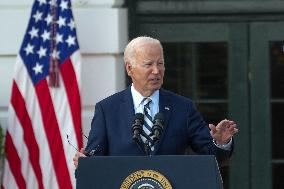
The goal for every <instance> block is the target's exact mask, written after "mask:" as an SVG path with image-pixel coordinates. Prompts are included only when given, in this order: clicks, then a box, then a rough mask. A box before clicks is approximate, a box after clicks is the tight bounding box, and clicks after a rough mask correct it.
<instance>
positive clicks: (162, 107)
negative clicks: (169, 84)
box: [153, 89, 172, 154]
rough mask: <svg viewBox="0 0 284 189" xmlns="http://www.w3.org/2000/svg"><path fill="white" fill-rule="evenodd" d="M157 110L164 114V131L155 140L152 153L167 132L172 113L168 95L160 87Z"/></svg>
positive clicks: (155, 150)
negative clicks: (159, 137) (156, 140)
mask: <svg viewBox="0 0 284 189" xmlns="http://www.w3.org/2000/svg"><path fill="white" fill-rule="evenodd" d="M159 112H161V113H162V114H163V116H164V131H163V134H162V136H161V139H160V140H159V141H158V142H157V144H156V145H155V147H154V152H153V153H154V154H156V152H157V150H158V149H159V147H160V145H161V143H162V141H163V140H164V136H165V134H166V132H167V128H168V123H169V120H170V117H171V113H172V105H171V102H170V98H169V95H167V93H166V91H165V90H163V89H160V95H159Z"/></svg>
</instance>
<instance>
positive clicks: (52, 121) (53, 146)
mask: <svg viewBox="0 0 284 189" xmlns="http://www.w3.org/2000/svg"><path fill="white" fill-rule="evenodd" d="M35 89H36V94H37V97H38V101H39V105H40V109H41V114H42V118H43V125H44V130H45V133H46V137H47V141H48V144H49V149H50V152H51V158H52V162H53V168H54V170H55V174H56V178H57V181H58V185H59V188H60V189H69V188H72V184H71V178H70V175H69V171H68V167H67V163H66V158H65V154H64V148H63V144H62V140H61V136H60V130H59V126H58V122H57V119H56V115H55V112H54V108H53V103H52V99H51V96H50V93H49V88H48V84H47V81H46V80H45V79H44V80H41V81H40V82H39V83H38V84H37V85H36V86H35Z"/></svg>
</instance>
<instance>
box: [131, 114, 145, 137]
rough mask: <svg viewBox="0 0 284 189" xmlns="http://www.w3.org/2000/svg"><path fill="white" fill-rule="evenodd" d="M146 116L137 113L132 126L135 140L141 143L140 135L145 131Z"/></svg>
mask: <svg viewBox="0 0 284 189" xmlns="http://www.w3.org/2000/svg"><path fill="white" fill-rule="evenodd" d="M143 124H144V115H143V114H142V113H136V114H135V116H134V120H133V124H132V132H133V137H132V138H133V140H135V141H138V142H140V141H141V137H140V134H141V133H142V131H143Z"/></svg>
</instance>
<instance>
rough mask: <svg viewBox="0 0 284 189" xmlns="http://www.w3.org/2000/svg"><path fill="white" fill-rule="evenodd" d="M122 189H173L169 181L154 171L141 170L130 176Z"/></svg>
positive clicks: (122, 185)
mask: <svg viewBox="0 0 284 189" xmlns="http://www.w3.org/2000/svg"><path fill="white" fill-rule="evenodd" d="M120 189H172V186H171V184H170V182H169V181H168V179H167V178H166V177H165V176H164V175H162V174H161V173H159V172H157V171H153V170H139V171H136V172H134V173H132V174H131V175H129V176H128V177H127V178H126V179H125V180H124V181H123V183H122V184H121V186H120Z"/></svg>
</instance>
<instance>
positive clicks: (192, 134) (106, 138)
mask: <svg viewBox="0 0 284 189" xmlns="http://www.w3.org/2000/svg"><path fill="white" fill-rule="evenodd" d="M159 111H160V112H161V113H162V114H163V115H164V132H163V134H162V136H161V139H160V140H159V141H158V142H157V143H156V144H155V147H154V151H153V152H152V155H178V154H184V153H185V150H186V148H187V147H188V146H190V147H191V148H192V149H193V150H194V151H195V152H196V153H197V154H206V155H215V156H216V157H217V160H218V161H219V162H224V160H227V159H228V158H229V157H230V155H231V152H232V150H231V151H226V150H221V149H220V148H218V147H216V146H215V145H214V143H213V139H212V137H211V135H210V132H209V128H208V125H207V124H206V123H205V122H204V121H203V118H202V117H201V115H200V114H199V112H198V111H197V110H196V108H195V106H194V105H193V102H192V101H191V100H190V99H187V98H185V97H182V96H179V95H177V94H174V93H172V92H170V91H167V90H164V89H160V97H159ZM134 115H135V112H134V105H133V99H132V94H131V90H130V87H128V88H127V89H125V90H123V91H121V92H118V93H116V94H114V95H112V96H110V97H108V98H106V99H104V100H102V101H100V102H98V103H97V104H96V106H95V114H94V117H93V120H92V124H91V130H90V133H89V137H88V144H87V147H86V149H85V150H86V151H91V150H93V151H94V150H95V154H96V155H110V156H121V155H123V156H142V155H145V152H144V151H143V149H142V148H140V147H139V145H138V144H137V143H136V142H135V141H134V140H133V139H132V136H133V132H132V123H133V119H134Z"/></svg>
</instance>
